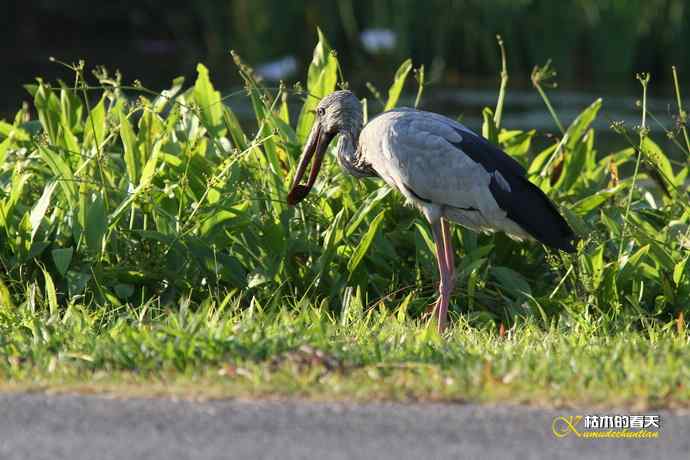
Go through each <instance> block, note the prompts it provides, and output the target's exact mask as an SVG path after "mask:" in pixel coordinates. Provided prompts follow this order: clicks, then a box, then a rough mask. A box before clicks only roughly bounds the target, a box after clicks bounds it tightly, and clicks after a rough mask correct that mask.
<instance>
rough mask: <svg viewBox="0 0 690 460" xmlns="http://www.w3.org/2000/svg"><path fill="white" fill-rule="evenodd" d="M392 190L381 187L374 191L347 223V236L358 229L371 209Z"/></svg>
mask: <svg viewBox="0 0 690 460" xmlns="http://www.w3.org/2000/svg"><path fill="white" fill-rule="evenodd" d="M390 191H391V188H390V187H381V188H379V189H378V190H376V191H374V192H372V193H371V194H370V195H369V196H368V197H367V198H366V199H365V200H364V202H363V203H361V205H360V206H359V209H357V212H355V214H354V215H353V216H352V218H351V219H350V221H349V222H348V224H347V230H345V236H348V237H349V236H350V235H352V233H354V231H355V230H357V227H359V224H360V223H361V222H362V220H363V219H364V218H365V217H366V216H367V215H368V214H369V213H370V212H371V210H372V209H373V208H374V207H375V206H376V204H377V203H378V202H380V201H381V200H382V199H384V198H385V197H386V196H387V195H388V194H389V193H390Z"/></svg>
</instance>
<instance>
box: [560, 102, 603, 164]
mask: <svg viewBox="0 0 690 460" xmlns="http://www.w3.org/2000/svg"><path fill="white" fill-rule="evenodd" d="M601 102H602V101H601V98H599V99H597V100H596V101H594V102H592V104H591V105H590V106H589V107H587V108H586V109H585V110H583V111H582V113H580V115H578V116H577V118H575V120H573V122H572V123H571V124H570V126H569V127H568V129H567V131H566V135H567V136H568V140H567V141H566V143H565V149H566V152H571V151H572V150H574V149H575V146H576V145H577V143H578V142H580V138H581V137H582V136H583V135H584V134H585V132H587V130H588V129H589V126H590V125H591V124H592V122H593V121H594V119H595V118H596V117H597V113H599V109H600V108H601Z"/></svg>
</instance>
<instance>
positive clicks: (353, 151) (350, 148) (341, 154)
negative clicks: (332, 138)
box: [337, 129, 378, 177]
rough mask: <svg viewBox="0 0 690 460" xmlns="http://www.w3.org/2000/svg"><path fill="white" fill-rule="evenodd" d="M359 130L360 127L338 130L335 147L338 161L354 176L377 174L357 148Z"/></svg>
mask: <svg viewBox="0 0 690 460" xmlns="http://www.w3.org/2000/svg"><path fill="white" fill-rule="evenodd" d="M360 131H361V129H352V130H344V131H341V132H340V138H339V139H338V147H337V155H338V163H340V166H342V167H343V169H345V171H347V172H348V173H350V174H352V175H353V176H355V177H372V176H377V175H378V174H376V171H374V169H373V168H372V167H371V165H370V164H369V163H368V162H367V161H366V159H365V158H364V156H363V155H362V154H361V151H359V150H358V149H357V144H358V142H359V133H360Z"/></svg>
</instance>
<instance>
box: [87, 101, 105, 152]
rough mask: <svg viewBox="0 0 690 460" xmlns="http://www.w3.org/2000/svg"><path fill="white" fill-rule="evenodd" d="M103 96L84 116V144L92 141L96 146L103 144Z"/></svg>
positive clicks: (88, 144) (89, 143)
mask: <svg viewBox="0 0 690 460" xmlns="http://www.w3.org/2000/svg"><path fill="white" fill-rule="evenodd" d="M105 130H106V125H105V96H103V97H102V98H101V100H100V101H98V104H96V105H95V106H94V107H92V108H91V112H89V116H88V117H86V122H85V125H84V145H85V146H87V147H88V146H90V145H91V143H94V145H96V146H97V147H98V148H100V147H101V146H102V145H103V141H104V140H105V132H106V131H105Z"/></svg>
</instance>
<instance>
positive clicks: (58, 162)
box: [38, 146, 77, 209]
mask: <svg viewBox="0 0 690 460" xmlns="http://www.w3.org/2000/svg"><path fill="white" fill-rule="evenodd" d="M38 153H39V155H40V157H41V159H42V160H43V161H45V163H46V164H47V165H48V167H49V168H50V170H51V172H52V173H53V176H54V178H55V179H56V180H57V181H58V182H59V184H60V188H61V189H62V191H63V193H64V194H65V198H67V202H68V203H69V206H70V208H72V209H74V207H75V206H76V204H77V186H76V182H75V181H74V175H73V174H72V169H71V168H70V166H69V164H68V163H67V162H66V161H65V160H64V158H63V157H62V156H60V155H58V154H57V153H55V152H53V151H52V150H51V149H50V148H48V147H44V146H39V147H38Z"/></svg>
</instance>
